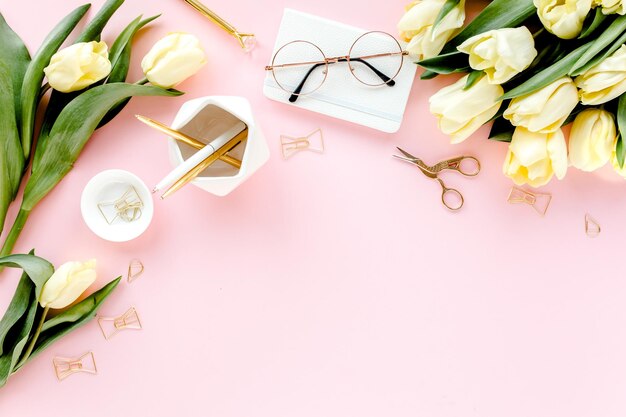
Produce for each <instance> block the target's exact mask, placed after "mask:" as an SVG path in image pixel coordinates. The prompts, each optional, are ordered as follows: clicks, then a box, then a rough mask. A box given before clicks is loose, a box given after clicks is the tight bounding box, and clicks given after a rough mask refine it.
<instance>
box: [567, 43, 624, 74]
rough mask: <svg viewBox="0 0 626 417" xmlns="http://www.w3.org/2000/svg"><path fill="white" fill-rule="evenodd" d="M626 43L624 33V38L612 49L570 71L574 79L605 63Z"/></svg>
mask: <svg viewBox="0 0 626 417" xmlns="http://www.w3.org/2000/svg"><path fill="white" fill-rule="evenodd" d="M624 43H626V32H624V33H623V34H622V36H620V37H619V38H617V39H616V40H615V42H613V44H612V45H611V46H610V47H608V48H606V49H605V50H604V51H603V52H602V53H600V54H598V55H596V56H595V57H593V58H592V59H590V60H589V61H588V62H587V63H586V64H585V65H583V66H581V67H580V68H576V69H572V71H570V75H571V76H572V77H575V76H578V75H581V74H584V73H585V72H587V71H589V70H590V69H591V68H593V67H595V66H596V65H598V64H599V63H600V62H602V61H604V60H605V59H606V58H608V57H610V56H611V55H613V53H614V52H615V51H617V50H618V49H619V48H621V46H622V45H623V44H624Z"/></svg>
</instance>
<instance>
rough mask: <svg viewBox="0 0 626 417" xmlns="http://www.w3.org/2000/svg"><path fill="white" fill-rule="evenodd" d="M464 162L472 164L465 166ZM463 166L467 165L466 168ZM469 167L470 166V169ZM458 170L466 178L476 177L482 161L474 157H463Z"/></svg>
mask: <svg viewBox="0 0 626 417" xmlns="http://www.w3.org/2000/svg"><path fill="white" fill-rule="evenodd" d="M464 161H468V162H469V161H471V162H470V163H469V164H468V163H465V164H463V162H464ZM463 165H465V167H463ZM467 165H470V166H469V167H468V166H467ZM456 170H457V171H459V172H460V173H461V174H463V175H465V176H466V177H475V176H476V175H478V173H479V172H480V161H479V160H478V159H476V158H474V157H473V156H462V157H460V158H459V160H458V166H457V168H456Z"/></svg>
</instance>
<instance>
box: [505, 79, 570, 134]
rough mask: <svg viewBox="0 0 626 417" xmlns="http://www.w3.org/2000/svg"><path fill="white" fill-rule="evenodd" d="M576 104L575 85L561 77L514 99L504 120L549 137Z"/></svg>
mask: <svg viewBox="0 0 626 417" xmlns="http://www.w3.org/2000/svg"><path fill="white" fill-rule="evenodd" d="M577 104H578V90H577V89H576V86H575V85H574V82H573V81H572V79H571V78H569V77H563V78H560V79H558V80H556V81H554V82H553V83H552V84H550V85H548V86H546V87H543V88H542V89H540V90H537V91H535V92H533V93H530V94H527V95H525V96H521V97H517V98H514V99H513V100H511V103H510V104H509V107H508V108H507V109H506V110H505V112H504V115H503V116H504V118H505V119H507V120H509V121H510V122H511V124H513V126H522V127H525V128H526V129H528V130H530V131H531V132H538V133H551V132H556V131H557V130H559V128H560V127H561V125H562V124H563V122H565V119H567V117H568V116H569V115H570V113H571V112H572V110H574V108H575V107H576V105H577Z"/></svg>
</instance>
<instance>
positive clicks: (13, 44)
mask: <svg viewBox="0 0 626 417" xmlns="http://www.w3.org/2000/svg"><path fill="white" fill-rule="evenodd" d="M0 45H2V47H1V48H0V62H2V63H4V64H5V65H6V66H7V67H8V70H9V71H8V72H9V74H10V75H11V78H12V81H13V91H14V92H18V91H21V90H22V81H23V80H24V74H25V73H26V68H28V64H29V63H30V53H29V52H28V49H26V46H25V45H24V42H22V40H21V39H20V37H19V36H18V35H17V33H15V32H14V31H13V29H11V27H9V25H8V24H7V22H6V20H4V17H3V16H2V14H1V13H0ZM13 100H14V102H15V105H14V107H13V111H14V112H15V115H16V117H21V112H20V107H21V100H20V96H19V94H15V95H14V98H13ZM2 109H3V111H4V109H6V107H5V106H4V105H3V106H2ZM16 123H17V124H18V125H19V120H17V122H16ZM20 146H21V145H20Z"/></svg>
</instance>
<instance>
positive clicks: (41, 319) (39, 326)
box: [16, 307, 50, 368]
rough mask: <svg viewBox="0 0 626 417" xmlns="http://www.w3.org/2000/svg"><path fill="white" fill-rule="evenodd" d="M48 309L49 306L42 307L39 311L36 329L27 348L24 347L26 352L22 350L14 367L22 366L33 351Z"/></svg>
mask: <svg viewBox="0 0 626 417" xmlns="http://www.w3.org/2000/svg"><path fill="white" fill-rule="evenodd" d="M48 310H50V307H46V308H44V309H43V313H41V318H40V319H39V324H38V325H37V329H36V330H35V334H33V337H32V339H30V343H29V345H28V348H27V349H26V352H24V355H23V356H22V360H21V361H19V363H18V364H17V365H16V368H18V367H20V366H22V365H23V364H24V363H25V362H26V361H27V360H28V357H29V356H30V354H31V353H33V349H34V348H35V343H37V339H38V338H39V334H40V333H41V329H42V328H43V324H44V322H45V321H46V316H47V315H48Z"/></svg>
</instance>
